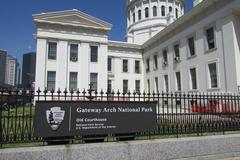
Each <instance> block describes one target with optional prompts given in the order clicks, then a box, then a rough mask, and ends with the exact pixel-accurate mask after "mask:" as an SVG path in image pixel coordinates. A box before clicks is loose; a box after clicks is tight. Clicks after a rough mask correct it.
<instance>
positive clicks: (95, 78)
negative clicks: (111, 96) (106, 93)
mask: <svg viewBox="0 0 240 160" xmlns="http://www.w3.org/2000/svg"><path fill="white" fill-rule="evenodd" d="M97 81H98V74H97V73H90V84H91V85H92V89H93V90H95V91H97Z"/></svg>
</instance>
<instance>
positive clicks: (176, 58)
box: [174, 44, 180, 62]
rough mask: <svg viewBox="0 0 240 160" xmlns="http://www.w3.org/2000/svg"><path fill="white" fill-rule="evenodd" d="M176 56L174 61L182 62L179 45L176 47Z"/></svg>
mask: <svg viewBox="0 0 240 160" xmlns="http://www.w3.org/2000/svg"><path fill="white" fill-rule="evenodd" d="M174 54H175V57H174V60H175V61H176V62H178V61H180V51H179V44H176V45H174Z"/></svg>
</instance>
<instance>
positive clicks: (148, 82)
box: [147, 79, 151, 92]
mask: <svg viewBox="0 0 240 160" xmlns="http://www.w3.org/2000/svg"><path fill="white" fill-rule="evenodd" d="M150 87H151V86H150V80H149V79H148V80H147V89H148V92H150Z"/></svg>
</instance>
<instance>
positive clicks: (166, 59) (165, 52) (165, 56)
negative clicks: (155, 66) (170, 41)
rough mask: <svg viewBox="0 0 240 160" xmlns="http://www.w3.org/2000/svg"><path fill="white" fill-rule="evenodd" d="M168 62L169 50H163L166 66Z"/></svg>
mask: <svg viewBox="0 0 240 160" xmlns="http://www.w3.org/2000/svg"><path fill="white" fill-rule="evenodd" d="M167 64H168V56H167V50H163V65H164V66H166V65H167Z"/></svg>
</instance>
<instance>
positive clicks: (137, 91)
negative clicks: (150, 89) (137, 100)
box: [135, 80, 140, 93]
mask: <svg viewBox="0 0 240 160" xmlns="http://www.w3.org/2000/svg"><path fill="white" fill-rule="evenodd" d="M135 91H136V93H140V80H136V81H135Z"/></svg>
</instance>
